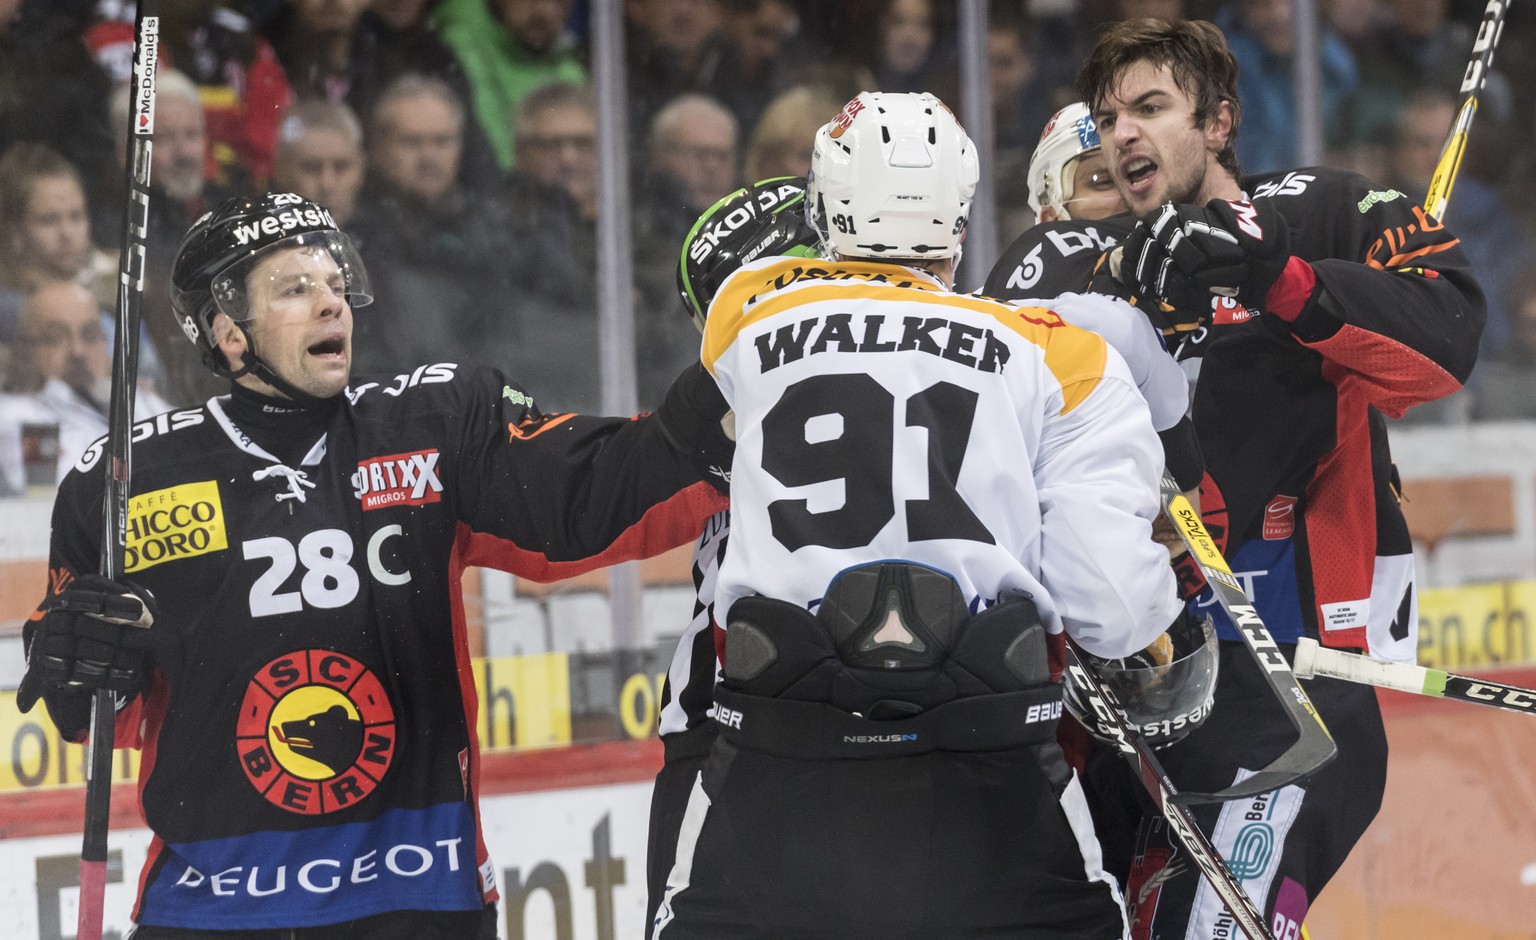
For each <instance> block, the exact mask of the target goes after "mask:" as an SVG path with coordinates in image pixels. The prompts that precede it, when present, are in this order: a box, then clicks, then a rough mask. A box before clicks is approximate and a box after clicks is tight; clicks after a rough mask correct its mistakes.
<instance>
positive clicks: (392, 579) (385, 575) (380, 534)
mask: <svg viewBox="0 0 1536 940" xmlns="http://www.w3.org/2000/svg"><path fill="white" fill-rule="evenodd" d="M404 531H405V530H404V529H402V528H400V526H399V525H398V524H396V525H387V526H385V527H384V528H382V529H380V530H379V531H377V532H375V533H373V535H371V536H370V537H369V538H368V572H369V573H370V574H372V575H373V578H374V580H375V581H378V582H379V583H380V584H389V585H393V586H396V587H398V586H399V585H402V584H405V583H406V582H408V581H410V580H411V572H410V569H406V570H405V571H402V572H400V573H399V574H395V573H394V572H393V571H390V570H389V569H388V568H386V567H384V562H383V560H382V559H380V558H379V549H380V548H382V547H383V546H384V540H385V539H387V538H389V537H390V536H391V535H402V534H404Z"/></svg>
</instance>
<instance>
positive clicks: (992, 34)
mask: <svg viewBox="0 0 1536 940" xmlns="http://www.w3.org/2000/svg"><path fill="white" fill-rule="evenodd" d="M1021 9H1022V8H1021V6H1020V4H1017V3H993V4H992V10H991V16H990V17H989V19H988V21H987V77H988V78H989V79H990V80H991V83H992V126H993V129H994V134H995V140H996V143H997V148H998V150H999V151H1016V154H1010V155H1009V156H1011V157H1013V160H1014V162H1015V163H1022V162H1025V161H1028V159H1029V154H1030V153H1031V151H1033V150H1034V147H1035V144H1036V143H1037V142H1038V141H1039V140H1040V128H1042V127H1044V126H1045V122H1046V121H1048V120H1050V118H1051V115H1052V114H1054V113H1056V111H1057V110H1058V109H1060V108H1063V107H1065V106H1066V105H1067V104H1069V103H1070V102H1071V101H1072V100H1073V97H1074V95H1075V93H1074V92H1073V90H1072V83H1071V78H1070V77H1068V76H1053V75H1051V74H1049V73H1047V72H1046V71H1045V70H1043V69H1042V68H1041V67H1040V63H1039V61H1038V60H1039V56H1038V55H1037V53H1036V47H1035V34H1034V29H1033V27H1032V26H1031V24H1030V21H1029V18H1028V17H1026V16H1024V15H1023V13H1022V12H1021ZM1063 79H1064V80H1063ZM1000 162H1001V154H1000Z"/></svg>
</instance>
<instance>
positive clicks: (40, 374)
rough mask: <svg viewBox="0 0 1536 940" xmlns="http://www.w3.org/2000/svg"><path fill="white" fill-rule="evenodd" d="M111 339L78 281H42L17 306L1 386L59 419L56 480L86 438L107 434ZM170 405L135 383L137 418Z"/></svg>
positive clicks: (87, 442) (99, 312) (86, 292)
mask: <svg viewBox="0 0 1536 940" xmlns="http://www.w3.org/2000/svg"><path fill="white" fill-rule="evenodd" d="M110 342H111V339H110V336H109V334H108V331H107V329H106V328H105V327H104V325H103V319H102V315H101V311H100V309H99V308H98V307H97V305H96V300H95V298H94V297H92V296H91V292H90V291H88V290H86V289H85V288H84V287H81V286H80V285H79V284H75V283H73V282H70V281H54V282H52V283H49V284H45V285H43V286H42V287H40V288H38V289H37V290H36V291H34V292H33V293H32V294H31V295H30V296H29V297H28V298H27V301H26V303H25V304H24V305H23V306H22V312H21V322H20V324H19V327H18V333H17V337H16V355H15V356H13V357H12V359H11V364H10V374H9V376H8V377H7V381H6V391H8V392H11V393H15V394H22V395H29V396H31V397H32V399H33V400H34V401H35V402H37V403H38V404H41V405H42V406H43V407H44V408H45V409H47V411H48V412H49V413H51V414H52V416H53V417H54V418H55V419H56V420H57V422H58V425H59V463H58V477H57V478H58V479H62V478H63V476H64V474H65V473H66V472H67V471H68V470H69V468H70V466H71V465H73V464H74V462H75V459H76V458H77V457H79V456H80V455H81V454H82V453H84V452H85V448H86V447H87V446H89V445H90V443H91V442H92V441H94V440H96V439H97V438H98V437H101V436H102V435H104V434H106V433H107V405H108V403H109V402H110V401H111V395H112V349H111V346H110ZM169 407H170V406H169V405H167V404H166V403H165V401H163V400H162V399H161V398H160V397H159V396H158V395H156V394H155V393H154V391H153V390H151V389H150V388H147V387H145V386H144V385H142V384H141V385H140V386H139V387H138V388H137V389H136V390H135V395H134V417H135V419H136V420H142V419H144V418H149V417H153V416H154V415H157V414H159V413H160V412H162V411H165V410H167V409H168V408H169Z"/></svg>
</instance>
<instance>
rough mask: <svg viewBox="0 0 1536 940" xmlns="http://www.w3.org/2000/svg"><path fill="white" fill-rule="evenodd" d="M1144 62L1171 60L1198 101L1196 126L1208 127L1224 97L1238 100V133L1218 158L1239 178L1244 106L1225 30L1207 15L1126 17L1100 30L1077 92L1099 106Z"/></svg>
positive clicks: (1235, 104)
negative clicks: (1174, 18)
mask: <svg viewBox="0 0 1536 940" xmlns="http://www.w3.org/2000/svg"><path fill="white" fill-rule="evenodd" d="M1138 62H1148V63H1151V64H1152V65H1154V66H1157V65H1166V66H1168V71H1169V73H1170V74H1171V75H1172V76H1173V81H1174V83H1175V84H1177V85H1178V86H1179V88H1180V89H1181V90H1182V91H1183V92H1184V93H1185V94H1187V95H1189V96H1190V97H1191V98H1193V99H1194V102H1195V126H1196V127H1200V128H1203V127H1205V122H1206V121H1208V120H1209V119H1210V118H1211V116H1212V115H1214V114H1215V113H1216V109H1217V108H1218V107H1219V106H1220V105H1221V103H1222V102H1223V101H1226V102H1229V103H1230V104H1231V105H1232V133H1231V134H1230V135H1228V137H1227V145H1226V147H1224V148H1222V151H1221V153H1219V154H1217V155H1216V160H1217V162H1218V163H1220V164H1221V165H1222V167H1223V168H1225V169H1226V170H1227V171H1228V172H1230V173H1231V174H1232V177H1233V179H1237V178H1238V177H1239V172H1238V166H1237V151H1236V150H1235V149H1234V145H1235V144H1236V142H1237V128H1238V125H1239V124H1240V123H1241V120H1242V114H1243V107H1242V103H1241V102H1240V101H1239V100H1238V97H1237V60H1236V59H1234V58H1233V57H1232V52H1231V50H1230V49H1228V48H1227V39H1226V37H1225V36H1223V35H1222V34H1221V30H1220V29H1217V28H1216V26H1215V25H1213V24H1211V23H1208V22H1206V21H1205V20H1182V21H1180V22H1177V23H1168V22H1165V21H1163V20H1157V19H1139V20H1122V21H1120V22H1117V23H1110V24H1109V25H1108V26H1106V27H1104V29H1103V30H1102V31H1101V32H1100V33H1099V38H1098V41H1097V42H1095V43H1094V45H1093V51H1092V52H1090V53H1089V54H1088V61H1087V62H1086V63H1084V65H1083V70H1082V71H1081V72H1080V73H1078V76H1077V93H1078V94H1079V95H1080V96H1081V97H1082V99H1083V100H1084V101H1086V102H1088V107H1089V108H1091V109H1092V110H1094V111H1098V110H1099V108H1100V106H1101V105H1102V104H1103V102H1104V99H1105V98H1106V97H1107V96H1108V95H1109V93H1110V91H1111V90H1112V89H1113V88H1114V85H1115V83H1116V82H1117V81H1118V80H1119V78H1120V76H1121V75H1122V74H1124V73H1125V70H1126V69H1128V68H1130V67H1131V66H1133V65H1135V64H1136V63H1138Z"/></svg>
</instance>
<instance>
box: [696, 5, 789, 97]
mask: <svg viewBox="0 0 1536 940" xmlns="http://www.w3.org/2000/svg"><path fill="white" fill-rule="evenodd" d="M724 9H725V29H724V32H725V56H724V59H723V61H722V62H721V67H720V71H719V73H718V74H717V75H716V76H715V79H714V81H712V82H711V83H710V85H709V88H708V89H707V90H708V91H709V92H710V93H711V94H713V95H714V96H715V97H716V98H718V99H720V101H721V103H722V104H724V105H725V106H726V107H728V108H730V109H731V113H732V114H734V115H736V122H737V124H738V125H739V126H741V127H742V128H748V127H755V126H757V122H758V119H759V118H760V117H761V115H762V113H763V109H764V108H766V107H767V106H768V102H769V101H771V100H772V99H773V97H774V96H775V95H777V94H778V93H779V92H781V91H783V90H784V89H785V88H787V87H788V86H789V84H790V81H791V78H792V76H793V75H795V74H797V73H799V72H800V71H801V68H800V65H801V57H800V56H799V55H798V54H797V52H798V50H792V49H791V48H790V46H789V44H790V41H791V40H792V39H794V37H795V35H796V34H797V33H798V32H799V29H800V17H799V15H798V14H797V13H796V12H795V8H794V6H793V5H791V4H790V2H789V0H725V5H724Z"/></svg>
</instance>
